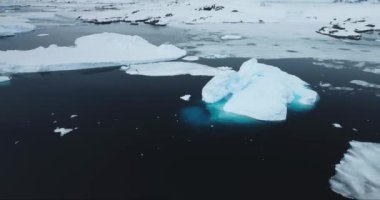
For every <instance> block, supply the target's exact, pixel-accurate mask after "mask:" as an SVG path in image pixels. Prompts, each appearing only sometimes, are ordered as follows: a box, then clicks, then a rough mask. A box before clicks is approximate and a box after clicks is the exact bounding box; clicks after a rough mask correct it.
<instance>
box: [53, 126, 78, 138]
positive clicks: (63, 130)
mask: <svg viewBox="0 0 380 200" xmlns="http://www.w3.org/2000/svg"><path fill="white" fill-rule="evenodd" d="M73 130H74V129H72V128H59V127H57V128H55V129H54V133H59V134H60V135H61V137H62V136H64V135H66V134H68V133H70V132H71V131H73Z"/></svg>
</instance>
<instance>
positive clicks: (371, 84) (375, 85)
mask: <svg viewBox="0 0 380 200" xmlns="http://www.w3.org/2000/svg"><path fill="white" fill-rule="evenodd" d="M350 83H351V84H355V85H359V86H362V87H369V88H376V89H380V85H378V84H374V83H368V82H367V81H362V80H352V81H350Z"/></svg>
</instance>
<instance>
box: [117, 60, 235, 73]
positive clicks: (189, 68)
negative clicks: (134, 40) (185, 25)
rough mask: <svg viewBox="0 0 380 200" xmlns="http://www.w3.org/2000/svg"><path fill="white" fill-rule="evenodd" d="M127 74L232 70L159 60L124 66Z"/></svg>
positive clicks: (123, 68) (220, 71)
mask: <svg viewBox="0 0 380 200" xmlns="http://www.w3.org/2000/svg"><path fill="white" fill-rule="evenodd" d="M121 70H124V71H125V72H126V73H127V74H131V75H144V76H176V75H192V76H215V75H218V74H219V73H222V72H225V71H230V70H229V69H224V68H222V69H220V68H215V67H210V66H207V65H202V64H197V63H189V62H159V63H148V64H137V65H129V66H123V67H122V68H121Z"/></svg>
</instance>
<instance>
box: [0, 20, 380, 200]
mask: <svg viewBox="0 0 380 200" xmlns="http://www.w3.org/2000/svg"><path fill="white" fill-rule="evenodd" d="M104 31H109V32H119V33H125V34H138V35H141V36H143V37H144V38H146V39H147V40H148V41H150V42H153V43H155V44H160V43H163V42H165V41H172V42H174V41H177V40H178V41H181V40H184V38H182V36H181V35H183V34H181V33H179V32H177V31H176V30H175V29H161V28H155V27H149V26H137V28H136V27H133V28H132V27H131V26H129V25H127V24H116V25H103V26H94V25H88V26H87V25H84V26H80V27H78V26H57V27H38V29H37V30H36V31H34V32H30V33H25V34H20V35H17V36H15V37H10V38H2V39H0V49H1V50H6V49H24V50H25V49H32V48H36V47H38V46H40V45H42V46H48V45H50V44H58V45H72V44H73V42H74V39H75V38H77V37H79V36H83V35H87V34H91V33H97V32H104ZM39 33H49V34H50V35H49V36H45V37H36V35H37V34H39ZM245 60H247V59H246V58H226V59H211V60H208V59H201V60H199V61H198V62H199V63H202V64H207V65H210V66H215V67H217V66H230V67H233V68H235V69H238V67H239V66H240V65H241V64H242V63H243V62H244V61H245ZM260 62H264V63H267V64H271V65H275V66H278V67H280V68H281V69H282V70H284V71H286V72H288V73H291V74H294V75H296V76H299V77H300V78H302V79H303V80H305V81H307V82H309V83H310V84H311V87H312V88H313V89H314V90H316V91H317V92H318V93H319V95H320V101H319V102H318V104H317V105H316V107H315V108H314V109H313V110H310V111H305V112H295V111H290V112H289V113H288V119H287V120H286V121H285V122H281V123H264V122H261V123H254V124H223V123H213V122H207V123H205V124H202V125H201V126H199V125H198V124H194V123H192V121H191V120H190V119H186V118H183V117H182V116H181V113H182V111H183V110H184V109H187V108H191V107H193V106H198V107H199V106H200V107H202V106H203V105H202V102H201V89H202V87H203V86H204V85H205V84H206V83H207V82H208V81H209V79H210V77H192V76H175V77H144V76H131V75H127V74H125V73H124V72H123V71H121V70H119V69H118V68H117V67H115V68H108V69H95V70H80V71H66V72H51V73H49V72H46V73H32V74H19V75H14V76H12V80H11V81H10V83H9V84H5V85H0V127H1V131H0V160H1V164H0V198H2V199H6V198H37V199H39V198H48V199H50V198H85V197H86V198H91V197H92V198H107V199H109V198H122V199H147V198H151V199H176V200H179V199H206V198H207V199H217V198H224V199H225V198H229V199H318V200H321V199H343V197H341V196H340V195H338V194H335V193H334V192H332V191H331V190H330V188H329V183H328V180H329V178H330V177H331V176H333V175H334V173H335V171H334V166H335V164H337V163H338V162H339V161H340V159H341V158H342V157H343V154H344V153H345V152H346V150H347V149H348V142H349V141H351V140H358V141H369V142H380V135H379V133H380V117H379V112H378V111H379V110H380V101H379V97H377V96H376V95H375V94H376V93H378V92H379V91H378V90H376V89H368V88H362V87H360V86H355V85H352V84H350V83H349V81H350V80H354V79H356V80H365V81H368V82H372V83H377V84H380V80H379V79H378V75H376V74H371V73H365V72H362V71H360V70H355V68H354V67H353V66H351V65H354V64H353V63H349V62H346V63H345V64H344V65H346V67H347V69H340V70H337V69H328V68H324V67H321V66H317V65H313V64H312V63H313V60H312V59H276V60H260ZM326 62H327V61H326ZM320 81H322V82H327V83H331V84H332V85H334V86H340V87H352V88H354V90H353V91H340V90H330V89H327V88H323V87H320V86H319V82H320ZM184 94H191V95H192V99H191V101H190V102H185V101H182V100H180V99H179V97H180V96H182V95H184ZM73 114H76V115H78V117H76V118H70V116H71V115H73ZM206 115H207V113H206ZM332 123H340V124H341V125H342V126H343V128H342V129H336V128H334V127H333V126H332ZM56 127H65V128H75V127H77V128H78V129H77V130H74V131H73V132H71V133H69V134H67V135H65V136H63V137H61V136H60V135H59V134H58V133H54V132H53V131H54V129H55V128H56ZM353 128H356V129H358V132H355V131H353V130H352V129H353Z"/></svg>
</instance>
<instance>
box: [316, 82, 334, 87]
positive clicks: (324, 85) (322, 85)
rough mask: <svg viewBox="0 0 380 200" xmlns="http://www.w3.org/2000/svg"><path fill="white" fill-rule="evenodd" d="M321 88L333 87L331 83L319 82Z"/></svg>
mask: <svg viewBox="0 0 380 200" xmlns="http://www.w3.org/2000/svg"><path fill="white" fill-rule="evenodd" d="M319 86H321V87H331V86H332V85H331V84H330V83H323V82H319Z"/></svg>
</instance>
